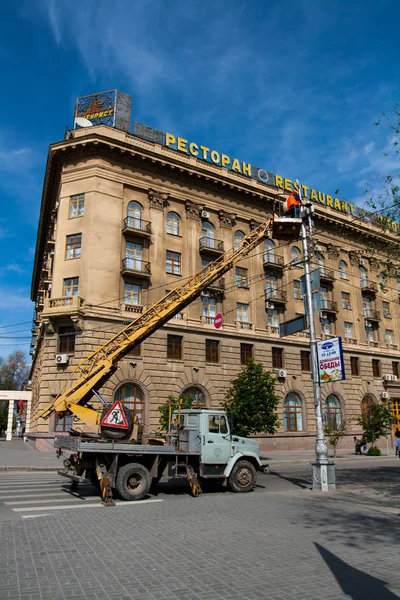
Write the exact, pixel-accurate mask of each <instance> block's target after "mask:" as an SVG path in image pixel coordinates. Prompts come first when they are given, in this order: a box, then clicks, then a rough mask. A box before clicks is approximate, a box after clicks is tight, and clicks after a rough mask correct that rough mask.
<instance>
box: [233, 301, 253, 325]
mask: <svg viewBox="0 0 400 600" xmlns="http://www.w3.org/2000/svg"><path fill="white" fill-rule="evenodd" d="M244 307H246V309H244ZM240 316H242V317H245V319H243V318H239V317H240ZM236 321H239V323H250V319H249V305H248V304H246V303H245V302H236Z"/></svg>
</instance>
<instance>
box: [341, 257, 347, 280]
mask: <svg viewBox="0 0 400 600" xmlns="http://www.w3.org/2000/svg"><path fill="white" fill-rule="evenodd" d="M339 278H340V279H347V264H346V263H345V262H344V260H339Z"/></svg>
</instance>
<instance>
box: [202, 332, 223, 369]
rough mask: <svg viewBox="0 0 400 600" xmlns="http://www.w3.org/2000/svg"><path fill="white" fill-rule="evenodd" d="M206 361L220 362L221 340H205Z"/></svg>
mask: <svg viewBox="0 0 400 600" xmlns="http://www.w3.org/2000/svg"><path fill="white" fill-rule="evenodd" d="M205 359H206V363H213V364H218V363H219V362H220V341H219V340H214V339H209V338H206V340H205Z"/></svg>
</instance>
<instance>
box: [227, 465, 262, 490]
mask: <svg viewBox="0 0 400 600" xmlns="http://www.w3.org/2000/svg"><path fill="white" fill-rule="evenodd" d="M256 483H257V472H256V470H255V468H254V466H253V465H252V464H251V462H249V461H248V460H239V461H238V462H237V463H236V464H235V466H234V467H233V469H232V471H231V474H230V475H229V478H228V486H229V487H230V489H231V490H232V492H251V491H252V490H253V489H254V488H255V486H256Z"/></svg>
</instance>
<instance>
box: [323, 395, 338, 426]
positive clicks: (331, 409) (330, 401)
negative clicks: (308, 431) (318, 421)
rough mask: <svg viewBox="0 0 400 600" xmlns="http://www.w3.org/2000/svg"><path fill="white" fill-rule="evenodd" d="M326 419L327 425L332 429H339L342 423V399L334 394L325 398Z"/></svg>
mask: <svg viewBox="0 0 400 600" xmlns="http://www.w3.org/2000/svg"><path fill="white" fill-rule="evenodd" d="M325 419H326V425H327V427H330V428H331V429H338V428H339V427H340V425H341V424H342V409H341V406H340V400H339V398H337V397H336V396H335V395H334V394H330V395H329V396H328V397H327V399H326V400H325Z"/></svg>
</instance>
